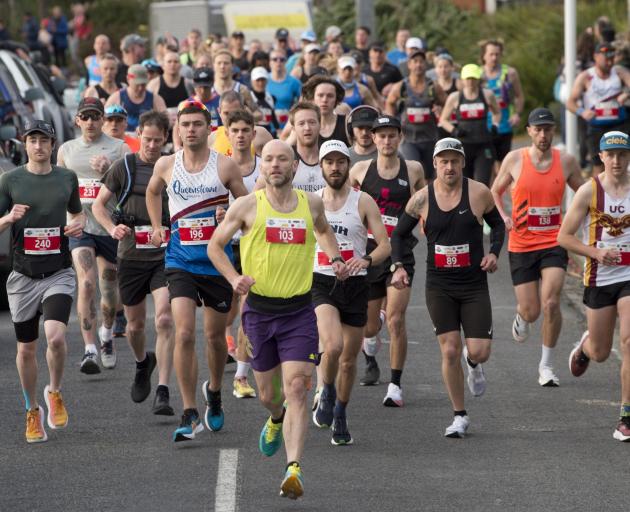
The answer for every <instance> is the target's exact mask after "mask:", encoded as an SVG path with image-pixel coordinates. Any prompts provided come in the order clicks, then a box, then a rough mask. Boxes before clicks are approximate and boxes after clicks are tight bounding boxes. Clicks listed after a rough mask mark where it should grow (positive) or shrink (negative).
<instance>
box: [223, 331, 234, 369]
mask: <svg viewBox="0 0 630 512" xmlns="http://www.w3.org/2000/svg"><path fill="white" fill-rule="evenodd" d="M225 341H226V343H227V350H228V356H229V357H228V363H232V362H234V361H236V343H234V336H226V337H225ZM230 357H231V358H232V360H231V361H230V360H229V358H230Z"/></svg>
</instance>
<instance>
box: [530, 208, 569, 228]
mask: <svg viewBox="0 0 630 512" xmlns="http://www.w3.org/2000/svg"><path fill="white" fill-rule="evenodd" d="M560 220H561V219H560V207H559V206H550V207H546V208H543V207H531V208H530V209H529V210H528V211H527V229H528V230H529V231H553V230H555V229H559V228H560Z"/></svg>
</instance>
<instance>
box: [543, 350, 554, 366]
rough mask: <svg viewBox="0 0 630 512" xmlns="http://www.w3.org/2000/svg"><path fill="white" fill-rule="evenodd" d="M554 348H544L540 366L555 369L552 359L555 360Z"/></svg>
mask: <svg viewBox="0 0 630 512" xmlns="http://www.w3.org/2000/svg"><path fill="white" fill-rule="evenodd" d="M553 352H554V348H552V347H546V346H545V345H543V346H542V355H541V357H540V364H539V366H544V367H546V368H553V364H552V361H551V360H552V358H553Z"/></svg>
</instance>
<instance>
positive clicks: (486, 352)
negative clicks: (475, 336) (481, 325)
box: [468, 344, 490, 363]
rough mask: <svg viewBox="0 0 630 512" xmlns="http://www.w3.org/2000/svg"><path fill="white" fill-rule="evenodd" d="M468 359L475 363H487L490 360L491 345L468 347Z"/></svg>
mask: <svg viewBox="0 0 630 512" xmlns="http://www.w3.org/2000/svg"><path fill="white" fill-rule="evenodd" d="M468 357H469V358H470V360H471V361H472V362H473V363H485V362H486V361H487V360H488V359H489V358H490V344H487V345H486V344H484V345H478V346H472V347H468Z"/></svg>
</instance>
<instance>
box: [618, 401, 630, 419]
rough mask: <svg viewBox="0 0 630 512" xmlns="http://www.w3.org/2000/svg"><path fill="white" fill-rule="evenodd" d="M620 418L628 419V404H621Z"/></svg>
mask: <svg viewBox="0 0 630 512" xmlns="http://www.w3.org/2000/svg"><path fill="white" fill-rule="evenodd" d="M619 417H620V418H630V404H628V403H625V402H624V403H622V404H621V412H620V413H619Z"/></svg>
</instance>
